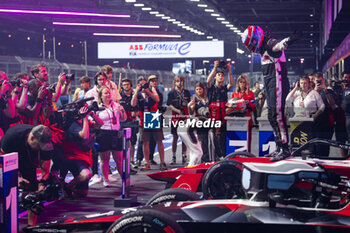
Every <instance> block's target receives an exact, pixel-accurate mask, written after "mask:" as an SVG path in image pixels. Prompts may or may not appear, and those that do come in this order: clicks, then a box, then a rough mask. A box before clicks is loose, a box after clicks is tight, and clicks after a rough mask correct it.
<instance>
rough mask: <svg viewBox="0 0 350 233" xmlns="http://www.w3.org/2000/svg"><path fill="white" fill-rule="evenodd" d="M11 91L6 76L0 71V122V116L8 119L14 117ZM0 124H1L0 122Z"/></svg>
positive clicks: (11, 88) (10, 85)
mask: <svg viewBox="0 0 350 233" xmlns="http://www.w3.org/2000/svg"><path fill="white" fill-rule="evenodd" d="M12 90H13V87H12V84H11V83H10V82H9V80H8V78H7V76H6V74H5V73H4V72H2V71H0V110H1V113H0V120H1V118H2V117H1V116H6V117H8V118H12V117H14V116H15V103H14V102H13V100H12V95H11V92H12ZM0 124H2V120H1V121H0ZM1 129H3V125H1Z"/></svg>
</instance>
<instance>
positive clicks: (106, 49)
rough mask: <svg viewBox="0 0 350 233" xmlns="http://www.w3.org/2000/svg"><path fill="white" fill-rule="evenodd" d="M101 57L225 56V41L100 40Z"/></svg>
mask: <svg viewBox="0 0 350 233" xmlns="http://www.w3.org/2000/svg"><path fill="white" fill-rule="evenodd" d="M97 48H98V58H99V59H123V58H129V59H130V58H131V59H136V58H190V57H191V58H193V57H223V56H224V42H223V41H177V42H169V41H166V42H120V43H119V42H118V43H117V42H98V44H97Z"/></svg>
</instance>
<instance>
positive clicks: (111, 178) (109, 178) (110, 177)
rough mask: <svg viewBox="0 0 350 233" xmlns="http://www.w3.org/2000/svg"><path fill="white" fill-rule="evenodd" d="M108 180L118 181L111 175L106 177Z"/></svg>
mask: <svg viewBox="0 0 350 233" xmlns="http://www.w3.org/2000/svg"><path fill="white" fill-rule="evenodd" d="M108 180H109V181H110V182H116V181H118V179H117V178H114V177H113V176H109V177H108Z"/></svg>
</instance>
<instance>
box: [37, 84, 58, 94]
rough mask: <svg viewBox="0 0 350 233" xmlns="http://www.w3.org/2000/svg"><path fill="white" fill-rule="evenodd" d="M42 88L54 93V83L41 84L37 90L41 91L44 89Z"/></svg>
mask: <svg viewBox="0 0 350 233" xmlns="http://www.w3.org/2000/svg"><path fill="white" fill-rule="evenodd" d="M44 89H46V90H47V91H48V93H49V92H50V93H55V92H56V83H54V84H50V85H44V86H41V87H40V88H39V90H38V91H41V90H44Z"/></svg>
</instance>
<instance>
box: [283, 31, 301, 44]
mask: <svg viewBox="0 0 350 233" xmlns="http://www.w3.org/2000/svg"><path fill="white" fill-rule="evenodd" d="M302 36H303V32H302V31H299V30H295V31H294V32H293V34H292V35H290V37H289V40H288V41H287V42H286V43H287V45H288V46H290V45H292V44H293V43H294V42H295V41H297V40H299V39H300V38H301V37H302Z"/></svg>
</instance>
